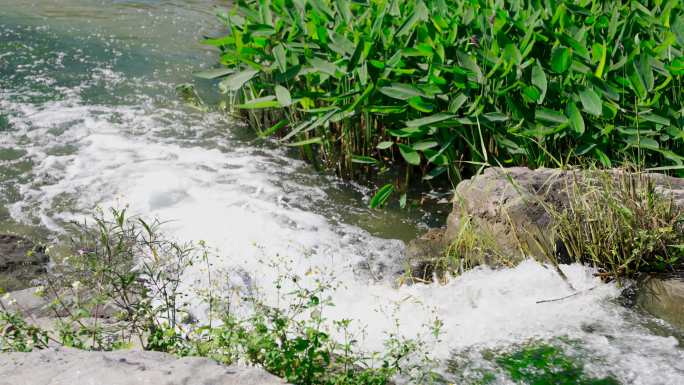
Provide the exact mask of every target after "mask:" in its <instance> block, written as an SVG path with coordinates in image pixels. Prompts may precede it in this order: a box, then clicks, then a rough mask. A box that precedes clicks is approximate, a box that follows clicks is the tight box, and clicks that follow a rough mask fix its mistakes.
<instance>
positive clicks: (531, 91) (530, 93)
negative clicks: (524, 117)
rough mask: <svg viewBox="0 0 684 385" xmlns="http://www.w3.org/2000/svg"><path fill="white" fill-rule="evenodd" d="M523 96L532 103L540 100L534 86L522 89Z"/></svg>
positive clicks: (537, 90)
mask: <svg viewBox="0 0 684 385" xmlns="http://www.w3.org/2000/svg"><path fill="white" fill-rule="evenodd" d="M523 95H525V97H527V98H528V99H529V100H531V101H532V102H535V103H538V102H539V99H540V98H541V91H539V88H537V87H535V86H526V87H525V88H523Z"/></svg>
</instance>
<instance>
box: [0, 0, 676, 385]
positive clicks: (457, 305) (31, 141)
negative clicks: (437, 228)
mask: <svg viewBox="0 0 684 385" xmlns="http://www.w3.org/2000/svg"><path fill="white" fill-rule="evenodd" d="M0 3H1V4H0V5H1V7H0V186H1V187H0V188H1V190H0V206H1V207H0V221H3V222H4V223H9V222H13V223H21V224H24V225H30V226H39V227H42V228H47V229H50V230H51V231H53V232H59V231H61V229H62V227H63V225H64V223H65V222H66V221H68V220H71V219H75V218H81V217H82V216H84V215H87V214H88V213H90V212H91V211H92V210H93V208H95V207H98V206H99V207H103V208H107V207H110V206H116V207H123V206H128V207H129V210H130V211H131V212H134V213H136V214H139V215H142V216H145V217H158V218H160V219H162V220H165V221H169V222H168V223H167V224H166V225H165V227H164V230H165V232H167V233H168V234H170V235H171V236H173V237H175V238H177V239H182V240H205V241H206V242H207V243H208V244H209V245H210V246H211V247H212V249H213V250H214V253H212V259H213V263H214V266H215V268H216V269H217V270H220V271H225V272H226V275H227V276H228V277H229V278H230V279H231V280H232V281H233V282H234V281H240V282H241V283H242V284H246V285H250V286H258V287H260V288H261V290H262V291H263V294H264V295H265V296H266V297H275V296H276V294H277V290H276V289H275V288H274V286H273V282H274V280H275V279H276V278H277V277H278V276H279V275H282V274H285V273H287V274H296V275H298V276H300V277H301V279H302V282H303V284H304V285H307V284H308V285H313V284H315V282H316V281H317V280H325V279H328V278H329V277H334V279H335V281H336V289H335V290H334V291H332V292H331V296H332V301H333V302H334V303H335V306H334V307H332V308H331V309H330V310H329V312H328V313H327V314H326V316H327V317H328V318H329V319H340V318H351V319H354V320H356V321H355V322H356V325H357V327H359V328H362V329H363V330H364V335H365V337H364V338H363V348H365V349H368V350H380V349H382V341H383V339H384V337H385V336H386V334H387V333H392V332H396V333H399V334H400V335H405V336H407V337H415V336H416V335H417V334H421V335H423V337H421V338H427V337H425V336H427V335H429V332H430V330H429V325H433V324H434V320H435V318H436V317H438V318H439V319H441V321H442V323H443V325H442V327H441V334H440V335H439V340H438V341H431V342H429V344H430V345H429V349H427V350H428V351H429V353H430V354H431V356H432V357H434V358H436V359H439V360H441V361H442V362H443V365H442V367H443V368H447V369H446V371H445V373H444V375H445V377H446V378H447V379H449V380H451V381H458V382H469V381H470V380H469V377H468V373H470V372H477V371H478V370H479V369H480V368H485V369H487V368H491V366H492V363H491V362H490V361H488V360H487V359H486V357H484V356H485V355H483V353H482V352H486V351H490V350H497V351H506V350H507V349H513V348H512V346H519V345H520V344H525V343H528V342H530V341H547V342H548V343H551V344H556V345H563V346H564V349H566V350H567V351H568V354H571V355H574V356H575V357H577V358H578V360H579V361H581V363H582V364H583V365H584V367H585V371H587V372H588V373H589V374H590V375H592V376H596V377H602V376H611V377H614V378H616V379H617V380H618V381H620V382H621V383H624V384H678V383H684V349H683V347H682V346H681V344H680V341H679V340H678V339H677V338H675V337H674V335H675V332H674V331H672V329H670V328H669V327H668V326H667V325H665V324H664V323H662V322H661V321H659V320H655V319H651V318H649V317H647V316H644V315H642V314H640V313H638V312H636V311H633V310H628V309H627V308H625V307H623V306H621V305H620V304H619V303H618V301H617V299H618V297H619V296H620V289H619V288H617V287H616V286H614V285H611V284H602V283H601V282H600V281H599V280H597V279H596V278H594V277H593V275H592V271H590V270H589V269H587V268H584V267H581V266H577V265H571V266H564V267H563V270H564V272H565V274H566V275H567V276H568V278H569V280H570V282H571V283H572V285H573V286H574V287H575V288H576V289H578V290H579V291H580V292H581V293H580V294H579V295H575V296H573V297H570V298H567V299H565V300H562V301H552V302H544V303H538V301H540V300H548V299H556V298H561V297H565V296H568V295H569V294H572V293H573V292H572V291H571V290H570V289H569V287H568V285H567V284H566V283H565V282H564V281H563V280H562V279H560V278H559V276H558V275H557V274H556V273H554V272H553V271H552V270H549V269H546V268H545V267H543V266H541V265H539V264H537V263H535V262H532V261H528V262H525V263H523V264H521V265H519V266H517V267H515V268H513V269H508V270H499V271H493V270H488V269H484V268H482V269H477V270H474V271H472V272H469V273H466V274H464V275H463V276H462V277H460V278H458V279H453V280H451V281H450V282H449V283H447V284H445V285H438V284H434V285H414V286H403V287H401V288H398V289H397V288H396V286H397V285H396V284H395V282H394V279H395V278H396V276H395V275H394V274H393V272H395V271H398V270H400V269H401V259H402V254H403V252H404V242H403V241H405V240H407V239H410V238H411V237H413V236H415V235H416V234H418V233H419V232H420V231H421V230H423V229H425V227H426V226H427V225H429V224H432V223H430V222H431V221H432V220H433V219H432V218H433V217H430V216H427V215H425V214H423V213H422V212H420V211H417V210H388V211H382V212H381V211H371V210H368V209H367V208H366V205H367V200H368V195H369V192H368V191H367V190H366V189H365V188H364V187H362V186H359V185H355V184H350V183H346V182H343V181H341V180H338V179H336V178H335V177H332V176H330V175H325V174H321V173H317V172H314V170H312V168H311V167H310V166H308V165H307V164H305V163H303V162H301V161H299V160H297V159H296V158H295V157H293V156H291V154H288V153H287V152H286V151H285V150H283V149H282V148H278V147H277V146H274V145H273V144H271V143H267V142H266V143H265V142H258V141H255V140H254V138H253V137H252V135H251V133H250V130H249V128H247V127H244V126H241V125H240V124H237V123H236V122H234V121H231V120H229V119H227V118H226V117H225V116H224V115H222V114H219V113H204V112H198V111H195V110H193V109H191V108H189V107H187V106H185V105H184V104H183V103H182V102H181V101H180V100H179V99H178V97H177V96H176V92H175V87H176V85H178V84H181V83H185V82H191V81H193V80H192V78H191V73H192V72H193V71H195V70H198V69H201V68H206V67H208V66H210V65H212V64H213V62H214V59H215V54H214V53H213V52H212V51H210V50H209V49H207V48H204V47H202V46H201V45H200V44H199V43H198V41H199V40H200V39H201V37H202V35H203V34H206V35H212V34H215V33H218V32H220V26H219V25H218V24H217V23H216V21H215V18H214V16H213V15H214V12H215V11H216V8H215V6H217V5H220V3H219V2H210V1H206V0H195V1H190V0H177V1H161V0H158V1H154V0H146V1H141V0H138V1H122V0H119V1H112V0H109V1H96V0H52V1H48V0H35V1H26V0H0ZM197 86H198V89H199V90H200V91H203V92H204V93H205V94H206V95H207V96H208V97H215V95H213V96H212V95H210V89H211V84H204V83H198V84H197ZM447 208H448V207H447V206H442V209H447ZM198 274H201V272H198ZM197 278H199V276H198V277H193V276H188V277H187V280H188V282H194V279H197ZM447 363H449V364H448V365H447ZM496 381H497V382H500V383H507V382H512V381H513V380H512V379H511V378H507V377H506V376H504V375H500V376H498V377H497V379H496Z"/></svg>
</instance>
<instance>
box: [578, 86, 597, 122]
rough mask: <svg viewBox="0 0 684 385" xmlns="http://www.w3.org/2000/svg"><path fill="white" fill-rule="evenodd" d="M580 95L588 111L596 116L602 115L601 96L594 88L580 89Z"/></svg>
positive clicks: (583, 106)
mask: <svg viewBox="0 0 684 385" xmlns="http://www.w3.org/2000/svg"><path fill="white" fill-rule="evenodd" d="M579 97H580V101H581V102H582V108H584V111H587V112H588V113H590V114H592V115H595V116H601V110H602V108H601V97H600V96H598V94H597V93H596V91H594V89H593V88H589V87H586V88H584V89H583V90H582V91H580V93H579Z"/></svg>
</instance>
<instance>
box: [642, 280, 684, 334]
mask: <svg viewBox="0 0 684 385" xmlns="http://www.w3.org/2000/svg"><path fill="white" fill-rule="evenodd" d="M636 301H637V304H638V305H639V306H641V307H642V308H643V309H644V310H646V311H647V312H649V313H651V314H653V315H654V316H656V317H658V318H662V319H664V320H665V321H667V322H669V323H670V324H672V325H673V326H677V327H679V328H681V329H683V330H684V276H681V275H680V276H675V277H667V278H663V277H655V276H652V277H648V278H646V279H645V280H644V281H642V282H641V284H640V285H639V290H638V291H637V297H636Z"/></svg>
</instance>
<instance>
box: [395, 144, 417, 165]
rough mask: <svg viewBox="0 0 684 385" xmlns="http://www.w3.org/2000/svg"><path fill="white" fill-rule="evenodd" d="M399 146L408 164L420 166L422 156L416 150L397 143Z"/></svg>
mask: <svg viewBox="0 0 684 385" xmlns="http://www.w3.org/2000/svg"><path fill="white" fill-rule="evenodd" d="M397 146H398V147H399V153H401V156H402V157H403V158H404V160H405V161H406V163H408V164H411V165H414V166H419V165H420V154H418V153H417V152H416V150H414V149H413V148H411V147H410V146H407V145H405V144H402V143H397Z"/></svg>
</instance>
